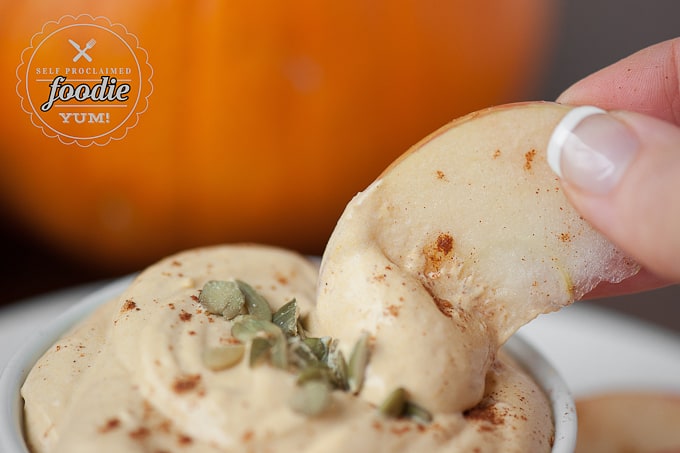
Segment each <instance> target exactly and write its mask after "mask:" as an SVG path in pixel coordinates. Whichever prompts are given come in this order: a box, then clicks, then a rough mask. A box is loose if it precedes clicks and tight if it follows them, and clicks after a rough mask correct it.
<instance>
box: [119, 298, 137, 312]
mask: <svg viewBox="0 0 680 453" xmlns="http://www.w3.org/2000/svg"><path fill="white" fill-rule="evenodd" d="M130 310H137V311H139V310H140V309H139V308H138V307H137V304H136V303H135V301H134V300H132V299H128V300H126V301H125V302H124V303H123V306H122V307H120V312H121V313H125V312H126V311H130Z"/></svg>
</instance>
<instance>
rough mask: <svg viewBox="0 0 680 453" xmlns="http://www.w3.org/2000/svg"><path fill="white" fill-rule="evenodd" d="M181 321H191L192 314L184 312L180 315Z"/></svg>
mask: <svg viewBox="0 0 680 453" xmlns="http://www.w3.org/2000/svg"><path fill="white" fill-rule="evenodd" d="M179 319H180V321H184V322H187V321H191V313H187V312H186V311H184V310H182V311H181V312H180V314H179Z"/></svg>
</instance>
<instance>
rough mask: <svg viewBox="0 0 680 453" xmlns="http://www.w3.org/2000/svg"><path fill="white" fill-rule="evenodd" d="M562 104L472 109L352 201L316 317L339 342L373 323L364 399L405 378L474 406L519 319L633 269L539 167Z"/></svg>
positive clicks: (324, 272) (422, 393)
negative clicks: (487, 376) (494, 362)
mask: <svg viewBox="0 0 680 453" xmlns="http://www.w3.org/2000/svg"><path fill="white" fill-rule="evenodd" d="M569 109H570V107H567V106H562V105H558V104H554V103H543V102H540V103H539V102H537V103H522V104H513V105H508V106H501V107H495V108H490V109H487V110H483V111H480V112H476V113H473V114H470V115H468V116H466V117H464V118H461V119H459V120H456V121H454V122H452V123H450V124H448V125H447V126H445V127H443V128H441V129H440V130H438V131H436V132H435V133H433V134H432V135H430V136H429V137H427V138H425V139H424V140H422V141H421V142H420V143H418V144H416V145H415V146H414V147H413V148H411V149H410V150H409V151H408V152H406V153H405V154H404V155H403V156H402V157H400V158H399V159H398V160H397V161H395V162H394V163H393V164H392V165H391V166H390V167H388V168H387V170H386V171H385V172H384V173H383V174H382V175H381V176H380V177H379V178H378V179H377V180H376V181H375V182H374V183H373V184H372V185H371V186H369V187H368V188H367V189H366V190H365V191H364V192H362V193H360V194H358V195H357V196H356V197H355V198H354V199H353V200H352V201H351V202H350V203H349V205H348V206H347V208H346V210H345V212H344V213H343V215H342V217H341V218H340V220H339V222H338V224H337V226H336V228H335V230H334V232H333V234H332V236H331V238H330V241H329V244H328V246H327V249H326V251H325V253H324V256H323V259H322V265H321V275H320V279H319V291H318V307H317V314H316V316H315V318H314V320H313V323H315V325H316V326H318V328H319V329H320V330H322V331H324V332H327V333H328V334H329V335H331V336H333V337H337V338H340V339H341V340H342V343H344V344H353V343H354V342H355V341H356V339H357V338H358V337H359V336H360V334H361V332H363V331H367V332H370V333H371V335H372V341H373V342H372V358H371V361H370V366H369V369H368V370H367V376H366V381H365V385H364V389H363V391H362V397H363V398H366V399H368V400H369V401H372V402H376V403H378V402H379V401H380V400H381V399H382V398H384V396H385V394H386V393H387V392H389V391H390V390H392V389H393V388H394V387H397V386H404V387H405V388H406V389H407V390H408V392H409V393H410V395H411V397H412V398H413V399H414V400H415V401H416V402H419V403H421V404H423V405H425V406H426V407H428V408H430V409H431V410H443V411H447V412H450V411H458V410H464V409H466V408H469V407H472V406H474V404H476V403H477V402H478V401H479V399H480V398H481V396H482V392H483V390H484V378H485V376H486V372H487V371H488V369H489V367H490V366H491V365H492V363H493V361H494V357H495V355H496V352H497V350H498V348H499V347H500V345H502V344H503V343H504V342H505V341H506V340H507V338H508V337H509V336H510V335H512V333H513V332H515V331H516V330H517V329H518V328H519V327H521V326H522V325H523V324H525V323H527V322H529V321H530V320H531V319H533V318H534V317H536V316H537V315H539V314H541V313H546V312H550V311H554V310H556V309H558V308H560V307H563V306H565V305H567V304H569V303H571V302H573V301H574V300H575V299H578V298H580V297H582V296H583V295H584V294H585V293H587V292H588V291H589V290H591V289H592V288H593V287H595V285H597V284H598V283H599V282H600V281H603V280H606V281H611V282H618V281H620V280H622V279H624V278H626V277H628V276H630V275H633V274H634V273H635V272H637V270H638V266H637V265H636V264H635V263H634V262H633V261H632V260H631V259H629V258H628V257H626V256H625V255H624V254H623V253H621V252H620V251H619V250H618V249H617V248H616V247H614V246H613V245H612V244H611V243H609V242H608V241H607V240H606V239H605V238H604V237H602V236H601V235H600V234H599V233H598V232H596V231H595V230H594V229H593V228H591V227H590V226H589V225H588V223H586V222H585V221H584V220H583V219H582V218H581V217H580V216H579V214H578V213H577V212H575V211H574V210H573V209H572V208H571V207H570V205H569V203H568V202H567V200H566V198H565V196H564V194H563V192H562V190H561V189H560V184H559V181H558V180H557V178H556V177H555V175H554V174H553V173H552V172H551V171H550V169H549V167H548V165H547V162H546V159H545V149H546V146H547V143H548V140H549V138H550V134H551V132H552V130H553V129H554V127H555V126H556V125H557V123H558V122H559V121H560V119H561V118H562V117H563V116H564V115H565V114H566V113H567V112H568V111H569ZM565 341H568V339H565Z"/></svg>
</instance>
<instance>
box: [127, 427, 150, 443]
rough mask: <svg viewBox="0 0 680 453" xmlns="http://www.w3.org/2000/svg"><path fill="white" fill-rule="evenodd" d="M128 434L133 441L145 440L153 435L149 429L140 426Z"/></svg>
mask: <svg viewBox="0 0 680 453" xmlns="http://www.w3.org/2000/svg"><path fill="white" fill-rule="evenodd" d="M128 434H129V436H130V437H132V438H133V439H135V440H139V439H144V438H145V437H148V436H149V435H150V434H151V431H149V428H146V427H144V426H140V427H139V428H137V429H136V430H134V431H130V432H129V433H128Z"/></svg>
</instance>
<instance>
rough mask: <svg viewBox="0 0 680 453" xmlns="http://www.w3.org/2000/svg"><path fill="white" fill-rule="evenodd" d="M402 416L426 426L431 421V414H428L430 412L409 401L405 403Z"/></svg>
mask: <svg viewBox="0 0 680 453" xmlns="http://www.w3.org/2000/svg"><path fill="white" fill-rule="evenodd" d="M404 416H405V417H408V418H410V419H411V420H414V421H416V422H418V423H422V424H427V423H430V422H431V421H432V414H430V412H428V411H427V410H426V409H425V408H423V407H421V406H419V405H417V404H415V403H413V402H411V401H406V406H405V407H404Z"/></svg>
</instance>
